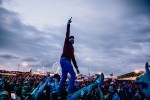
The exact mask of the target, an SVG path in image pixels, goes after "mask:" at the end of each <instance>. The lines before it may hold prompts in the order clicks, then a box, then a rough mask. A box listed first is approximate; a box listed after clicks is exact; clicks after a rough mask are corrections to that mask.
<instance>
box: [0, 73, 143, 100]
mask: <svg viewBox="0 0 150 100" xmlns="http://www.w3.org/2000/svg"><path fill="white" fill-rule="evenodd" d="M60 78H61V77H60V76H59V75H58V74H55V75H54V76H52V77H50V75H49V74H47V76H41V75H28V76H23V75H21V74H20V75H17V76H10V75H1V76H0V100H11V99H12V100H57V91H58V87H59V83H60ZM99 80H100V81H101V82H100V84H99V83H98V81H99ZM103 80H104V79H103V77H102V75H101V76H99V78H97V80H84V81H83V82H78V81H75V84H74V92H73V93H72V94H69V95H68V94H67V92H66V89H67V86H68V84H67V82H66V83H65V85H64V86H63V93H62V95H61V99H62V100H66V99H68V100H144V99H145V97H144V95H143V94H142V93H141V91H140V90H139V85H137V84H135V83H134V82H133V81H117V80H116V81H112V80H108V81H105V82H103ZM102 83H103V84H102Z"/></svg>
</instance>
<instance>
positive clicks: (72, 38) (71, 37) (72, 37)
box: [69, 36, 74, 44]
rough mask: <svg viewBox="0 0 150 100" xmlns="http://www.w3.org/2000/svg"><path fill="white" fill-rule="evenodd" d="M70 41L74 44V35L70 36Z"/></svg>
mask: <svg viewBox="0 0 150 100" xmlns="http://www.w3.org/2000/svg"><path fill="white" fill-rule="evenodd" d="M69 42H70V43H71V44H74V36H70V37H69Z"/></svg>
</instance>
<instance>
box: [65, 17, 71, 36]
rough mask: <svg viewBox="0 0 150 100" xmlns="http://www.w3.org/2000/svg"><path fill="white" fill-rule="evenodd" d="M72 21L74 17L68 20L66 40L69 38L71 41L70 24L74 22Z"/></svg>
mask: <svg viewBox="0 0 150 100" xmlns="http://www.w3.org/2000/svg"><path fill="white" fill-rule="evenodd" d="M71 19H72V17H71V18H70V19H69V20H68V23H67V32H66V38H68V39H69V36H70V23H71V22H72V21H71Z"/></svg>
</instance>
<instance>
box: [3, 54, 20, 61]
mask: <svg viewBox="0 0 150 100" xmlns="http://www.w3.org/2000/svg"><path fill="white" fill-rule="evenodd" d="M0 58H3V59H8V60H10V59H19V57H17V56H15V55H12V54H1V55H0Z"/></svg>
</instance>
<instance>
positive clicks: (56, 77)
mask: <svg viewBox="0 0 150 100" xmlns="http://www.w3.org/2000/svg"><path fill="white" fill-rule="evenodd" d="M54 80H55V81H57V82H59V81H60V76H59V75H58V74H55V75H54Z"/></svg>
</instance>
